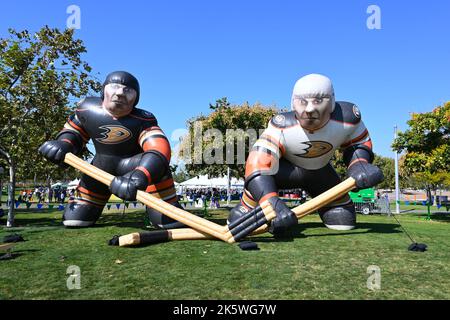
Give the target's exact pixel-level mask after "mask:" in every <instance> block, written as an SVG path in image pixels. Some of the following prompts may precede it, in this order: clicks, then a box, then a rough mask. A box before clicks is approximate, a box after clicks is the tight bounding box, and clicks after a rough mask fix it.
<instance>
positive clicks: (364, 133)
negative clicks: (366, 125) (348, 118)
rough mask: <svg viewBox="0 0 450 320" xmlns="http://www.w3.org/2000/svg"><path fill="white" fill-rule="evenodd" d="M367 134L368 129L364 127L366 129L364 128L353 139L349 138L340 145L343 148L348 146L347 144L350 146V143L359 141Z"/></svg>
mask: <svg viewBox="0 0 450 320" xmlns="http://www.w3.org/2000/svg"><path fill="white" fill-rule="evenodd" d="M368 135H369V131H367V129H366V130H364V132H363V133H361V134H360V135H359V136H358V137H356V138H355V139H352V140H350V141H348V142H346V143H344V144H343V145H342V146H341V147H343V148H345V147H348V146H350V145H352V144H355V143H356V142H358V141H361V140H363V139H364V138H366V137H367V136H368Z"/></svg>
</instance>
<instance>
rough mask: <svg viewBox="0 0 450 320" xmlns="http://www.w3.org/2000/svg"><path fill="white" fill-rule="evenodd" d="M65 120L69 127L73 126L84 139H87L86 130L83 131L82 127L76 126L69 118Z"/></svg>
mask: <svg viewBox="0 0 450 320" xmlns="http://www.w3.org/2000/svg"><path fill="white" fill-rule="evenodd" d="M67 122H68V123H69V125H70V126H71V127H73V128H75V129H76V130H77V131H78V132H80V134H81V135H82V136H83V137H84V138H86V139H88V140H89V135H88V134H87V132H86V131H84V129H83V128H81V127H79V126H77V125H76V124H75V122H73V121H72V120H70V119H69V120H68V121H67Z"/></svg>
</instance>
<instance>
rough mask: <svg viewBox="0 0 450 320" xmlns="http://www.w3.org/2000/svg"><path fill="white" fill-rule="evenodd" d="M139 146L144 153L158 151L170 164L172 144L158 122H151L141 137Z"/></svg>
mask: <svg viewBox="0 0 450 320" xmlns="http://www.w3.org/2000/svg"><path fill="white" fill-rule="evenodd" d="M139 145H140V146H141V148H142V150H143V151H144V152H147V151H157V152H159V153H160V154H162V155H163V156H164V157H165V158H166V160H167V161H168V162H170V157H171V150H170V143H169V140H167V137H166V135H165V134H164V132H163V131H162V130H161V128H160V127H159V126H158V123H157V122H156V121H153V122H149V123H148V124H147V125H146V126H144V129H143V130H142V132H141V134H140V135H139Z"/></svg>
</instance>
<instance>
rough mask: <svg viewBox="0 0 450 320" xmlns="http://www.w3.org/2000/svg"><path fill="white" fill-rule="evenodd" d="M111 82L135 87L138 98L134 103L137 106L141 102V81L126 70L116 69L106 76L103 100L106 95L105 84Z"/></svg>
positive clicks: (102, 94)
mask: <svg viewBox="0 0 450 320" xmlns="http://www.w3.org/2000/svg"><path fill="white" fill-rule="evenodd" d="M110 83H120V84H123V85H124V86H127V87H130V88H133V89H134V90H135V91H136V100H135V101H134V105H133V106H136V105H137V104H138V102H139V91H140V89H139V81H138V80H137V79H136V78H135V77H134V76H133V75H132V74H131V73H128V72H126V71H114V72H111V73H110V74H108V75H107V76H106V79H105V82H103V86H102V93H101V97H102V100H103V99H104V97H105V86H106V85H107V84H110Z"/></svg>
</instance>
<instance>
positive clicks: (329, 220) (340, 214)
mask: <svg viewBox="0 0 450 320" xmlns="http://www.w3.org/2000/svg"><path fill="white" fill-rule="evenodd" d="M319 215H320V218H321V219H322V222H323V223H324V224H325V226H326V227H327V228H329V229H333V230H351V229H354V228H355V226H356V211H355V206H354V205H353V203H350V204H346V205H343V206H339V207H333V208H322V209H320V210H319Z"/></svg>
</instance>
